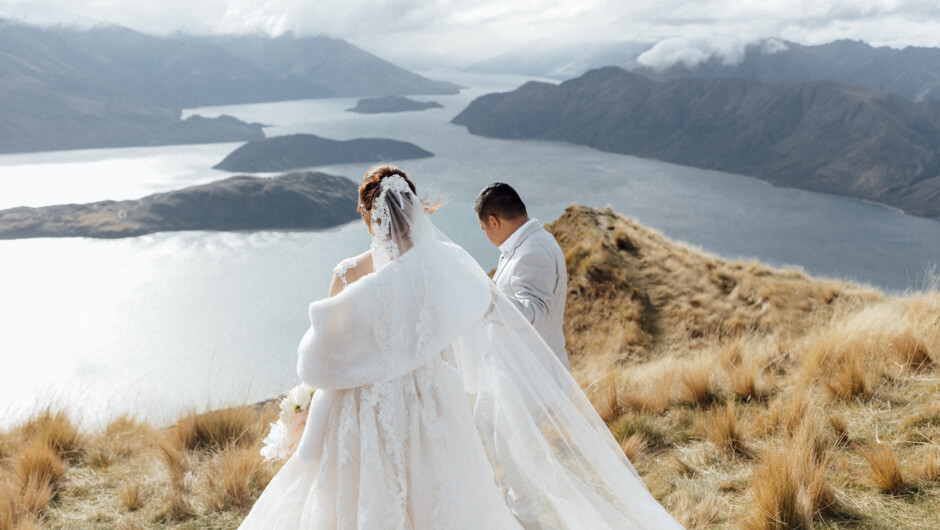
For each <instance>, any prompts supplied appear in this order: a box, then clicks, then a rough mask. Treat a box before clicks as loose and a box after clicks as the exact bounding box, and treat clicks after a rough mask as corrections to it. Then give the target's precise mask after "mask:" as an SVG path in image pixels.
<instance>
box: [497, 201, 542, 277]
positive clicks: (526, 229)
mask: <svg viewBox="0 0 940 530" xmlns="http://www.w3.org/2000/svg"><path fill="white" fill-rule="evenodd" d="M541 227H542V224H541V223H539V222H538V219H535V218H534V217H533V218H532V219H529V220H528V221H527V222H526V223H525V224H524V225H522V226H520V227H519V228H518V229H516V231H515V232H513V233H512V235H510V236H509V238H508V239H506V241H504V242H503V244H502V245H500V246H499V250H500V255H499V265H497V266H496V272H495V273H494V274H493V281H496V280H497V279H499V275H500V274H501V273H502V272H503V268H504V267H505V265H506V263H508V262H509V260H510V259H512V256H513V254H515V253H516V249H517V248H519V245H521V244H522V243H523V241H525V240H526V239H527V238H528V237H529V236H531V235H532V234H534V233H535V232H536V231H537V230H538V229H539V228H541ZM504 248H505V250H503V249H504Z"/></svg>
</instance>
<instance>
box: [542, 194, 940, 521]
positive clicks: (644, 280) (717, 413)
mask: <svg viewBox="0 0 940 530" xmlns="http://www.w3.org/2000/svg"><path fill="white" fill-rule="evenodd" d="M549 230H551V231H552V232H553V233H554V234H555V235H556V238H557V239H558V240H559V243H560V244H561V246H562V250H563V251H564V252H565V255H566V261H567V264H568V273H569V287H570V290H569V298H568V307H567V310H566V329H565V331H566V337H567V338H568V341H569V346H570V347H569V352H570V354H571V359H572V374H573V375H574V376H575V378H576V379H577V380H578V381H579V382H580V383H581V384H582V386H585V387H587V386H589V385H590V383H591V382H594V381H605V380H607V381H617V382H618V384H617V385H616V394H614V393H607V394H604V399H592V401H593V402H594V403H595V405H597V406H598V410H599V411H602V413H603V415H604V417H605V419H606V420H607V421H608V425H609V426H610V429H611V431H612V432H613V433H614V436H615V437H616V438H617V440H619V441H620V442H621V443H622V444H623V445H624V446H625V448H626V449H630V450H632V448H633V447H634V445H635V444H637V440H639V439H642V440H644V441H645V442H646V449H645V451H646V452H645V453H644V454H642V456H640V457H639V459H640V460H639V461H640V462H641V463H642V466H641V467H640V468H639V471H640V473H641V475H643V476H644V478H645V479H646V481H647V484H648V485H649V486H650V488H651V491H653V493H654V494H655V495H656V496H657V498H659V499H660V500H661V501H662V502H663V503H664V504H665V505H666V507H667V509H669V510H670V512H671V513H673V514H674V515H675V516H676V517H677V518H678V519H680V520H681V521H682V522H683V524H685V525H686V526H688V527H696V528H704V527H716V528H738V527H740V526H741V525H743V526H745V527H749V528H810V527H814V526H815V527H824V528H860V527H864V528H869V527H870V528H883V527H892V528H930V527H940V512H938V511H937V510H935V506H936V505H940V484H938V480H937V476H938V474H940V471H938V470H937V468H938V464H937V462H938V460H940V453H936V454H935V452H934V451H932V450H928V449H921V448H933V447H936V446H937V444H940V405H938V401H937V400H936V396H937V395H940V368H938V364H937V362H938V359H937V357H936V355H937V354H938V352H940V293H937V292H936V290H934V291H928V292H924V293H913V294H911V295H908V296H904V297H893V298H889V297H885V296H884V295H883V294H882V293H879V292H878V291H876V290H874V289H870V288H867V287H859V286H855V285H850V284H846V283H843V282H839V281H831V280H816V279H813V278H810V277H808V276H806V275H805V274H803V273H801V272H799V271H792V270H775V269H772V268H769V267H765V266H763V265H761V264H758V263H753V262H752V263H728V262H724V261H722V260H720V259H717V258H715V257H713V256H708V255H705V254H703V253H701V252H698V251H697V250H695V249H691V248H689V247H686V246H683V245H677V244H674V243H672V242H669V241H668V240H666V239H665V238H664V237H662V236H661V235H660V234H658V233H656V232H655V231H652V230H649V229H647V228H645V227H642V226H641V225H639V224H637V223H635V222H633V221H631V220H629V219H625V218H622V217H620V216H617V215H616V214H613V212H610V211H609V210H605V211H598V210H591V209H589V208H582V207H572V208H569V210H568V211H567V212H566V213H565V215H564V216H563V217H562V218H561V219H559V220H558V221H556V222H555V223H553V224H552V225H551V226H549ZM609 388H613V387H609ZM597 397H600V394H598V396H597ZM614 397H616V399H614ZM618 414H620V417H617V415H618ZM641 436H642V438H640V437H641ZM634 437H635V438H634ZM703 440H704V441H703ZM879 440H880V441H882V442H887V443H889V444H890V447H891V448H892V449H893V454H894V460H891V459H890V458H887V457H884V456H883V455H880V453H879V456H877V457H874V458H871V459H872V461H873V462H876V465H875V466H873V465H872V464H870V463H869V462H868V461H867V460H866V459H865V456H866V455H869V453H867V452H866V451H868V448H869V447H870V446H874V447H877V444H878V443H879ZM735 447H737V448H738V449H735ZM857 447H863V448H865V449H863V450H861V451H859V450H857V449H856V448H857ZM741 448H744V449H743V450H742V449H741ZM882 452H883V451H882ZM741 453H744V454H746V455H748V456H751V455H753V458H749V457H748V458H736V457H735V456H737V455H740V454H741ZM893 463H897V466H894V465H893ZM903 466H907V467H903ZM876 467H877V469H878V470H879V471H877V472H875V471H874V469H875V468H876ZM902 469H903V471H901V470H902ZM892 470H897V471H898V472H900V473H902V474H901V475H900V476H901V480H900V483H905V481H907V484H908V486H907V488H906V489H904V488H902V489H897V483H898V480H897V479H896V478H892V477H894V475H893V471H892ZM875 474H877V475H878V476H880V477H883V478H881V479H880V481H881V482H884V483H885V484H886V485H889V486H890V487H887V489H889V490H890V489H894V490H895V491H898V493H892V494H890V495H885V494H884V493H882V492H881V489H880V488H881V486H876V487H872V486H875V485H876V482H875V480H874V477H873V475H875ZM891 482H894V485H890V484H889V483H891ZM915 482H916V484H915ZM703 503H705V504H703ZM699 506H701V508H697V507H699ZM709 506H720V507H721V509H720V510H718V512H719V513H718V515H715V516H714V518H712V517H711V516H707V514H709V513H715V512H714V511H712V510H711V509H706V508H708V507H709ZM694 512H698V513H700V514H702V515H700V516H695V515H692V514H693V513H694ZM702 521H707V522H702ZM742 521H746V523H742Z"/></svg>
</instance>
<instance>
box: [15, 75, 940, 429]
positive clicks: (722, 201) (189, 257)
mask: <svg viewBox="0 0 940 530" xmlns="http://www.w3.org/2000/svg"><path fill="white" fill-rule="evenodd" d="M431 75H432V77H436V78H440V79H446V80H450V81H454V82H457V83H459V84H461V85H464V86H467V87H470V88H468V89H467V90H464V91H463V92H462V93H461V94H459V95H454V96H433V97H416V98H414V99H419V100H422V101H426V100H434V101H437V102H439V103H441V104H442V105H444V108H441V109H431V110H426V111H422V112H409V113H398V114H379V115H362V114H355V113H350V112H346V111H345V109H347V108H350V107H353V106H354V105H355V103H356V99H353V98H347V99H328V100H305V101H293V102H281V103H268V104H254V105H238V106H227V107H213V108H205V109H193V110H190V111H188V113H198V114H202V115H204V116H210V117H211V116H217V115H220V114H230V115H234V116H236V117H238V118H240V119H242V120H245V121H257V122H261V123H265V124H267V125H269V127H268V128H267V129H266V133H267V134H268V136H277V135H283V134H292V133H299V132H305V133H313V134H317V135H320V136H325V137H328V138H332V139H340V140H343V139H350V138H357V137H381V138H393V139H397V140H404V141H409V142H412V143H415V144H417V145H418V146H420V147H422V148H424V149H427V150H429V151H431V152H433V153H434V154H435V155H436V156H435V157H434V158H429V159H422V160H414V161H402V162H401V163H400V164H399V165H400V166H401V167H402V168H403V169H405V170H406V171H407V172H408V173H409V174H411V175H412V176H414V177H415V179H416V181H417V183H418V186H419V188H421V190H423V192H426V193H427V194H428V195H430V196H432V197H436V196H437V194H438V193H440V194H442V195H443V196H444V197H445V198H446V199H448V201H449V202H448V204H447V205H446V206H445V207H444V208H443V209H442V210H440V211H439V212H437V213H435V214H434V219H435V222H436V223H437V225H438V226H439V227H440V228H441V229H442V230H443V231H444V232H445V233H446V234H447V235H449V236H450V237H451V238H452V239H453V240H454V241H455V242H457V243H458V244H460V245H463V246H464V247H465V248H466V249H467V250H468V251H469V252H470V253H471V254H472V255H473V256H474V257H475V258H476V259H477V260H478V261H479V262H480V263H481V265H483V267H484V269H487V270H488V269H490V268H492V267H493V266H495V264H496V260H497V256H498V254H497V251H496V249H495V248H494V247H492V246H491V245H490V243H489V242H488V241H487V240H486V238H485V237H484V235H483V233H482V232H481V230H480V228H479V225H478V224H477V221H476V218H475V215H474V213H473V211H472V209H471V205H472V203H473V200H474V199H475V197H476V194H477V193H478V192H479V190H480V189H482V188H483V187H484V186H485V185H486V184H489V183H491V182H494V181H505V182H509V183H510V184H512V185H513V186H514V187H516V189H517V190H518V191H519V192H520V194H521V196H522V197H523V199H524V200H525V201H526V203H527V205H528V207H529V211H530V213H531V214H532V215H534V216H535V217H537V218H538V219H539V220H541V221H543V222H548V221H551V220H553V219H555V218H556V217H558V216H559V215H560V214H561V213H562V212H563V211H564V209H565V207H567V206H568V205H570V204H572V203H578V204H586V205H590V206H595V207H603V206H606V205H610V206H611V207H613V209H614V210H616V211H617V212H620V213H623V214H625V215H627V216H630V217H633V218H635V219H637V220H638V221H640V222H642V223H644V224H647V225H649V226H652V227H654V228H656V229H658V230H660V231H662V232H664V233H665V234H666V235H667V236H668V237H670V238H673V239H676V240H680V241H684V242H686V243H688V244H690V245H693V246H696V247H700V248H702V249H703V250H706V251H708V252H712V253H715V254H718V255H720V256H723V257H726V258H730V259H751V258H756V259H760V260H761V261H764V262H766V263H769V264H773V265H778V266H780V265H794V266H798V267H802V268H803V269H805V270H806V271H807V272H809V273H811V274H814V275H818V276H829V277H839V278H844V279H848V280H852V281H857V282H863V283H870V284H872V285H876V286H879V287H882V288H884V289H887V290H889V291H894V292H901V291H905V290H910V289H919V288H922V287H923V286H924V285H925V281H926V280H925V277H926V276H927V275H928V273H929V271H930V270H932V269H931V267H935V266H936V263H937V262H938V261H940V222H938V221H936V220H930V219H923V218H918V217H913V216H908V215H904V214H903V213H901V212H898V211H896V210H893V209H890V208H886V207H883V206H879V205H875V204H870V203H866V202H862V201H856V200H851V199H846V198H841V197H835V196H828V195H822V194H816V193H810V192H805V191H800V190H790V189H781V188H775V187H772V186H770V185H768V184H766V183H764V182H762V181H760V180H757V179H753V178H750V177H745V176H740V175H731V174H727V173H721V172H716V171H706V170H700V169H695V168H688V167H683V166H677V165H673V164H668V163H664V162H658V161H654V160H644V159H639V158H635V157H630V156H623V155H617V154H612V153H603V152H600V151H595V150H592V149H589V148H586V147H582V146H574V145H569V144H563V143H553V142H542V141H505V140H494V139H488V138H481V137H476V136H472V135H470V134H468V133H467V131H466V129H464V128H462V127H457V126H454V125H451V124H450V123H449V122H450V120H451V119H452V118H453V116H455V115H456V114H457V113H458V112H460V111H461V110H462V109H463V108H464V107H465V106H466V105H467V104H468V103H469V102H470V101H472V100H473V99H474V98H476V97H478V96H479V95H482V94H484V93H487V92H493V91H505V90H511V89H513V88H515V87H516V86H518V85H519V84H521V83H522V82H524V81H526V80H527V79H526V78H520V77H513V76H492V75H489V76H488V75H469V74H438V75H434V74H431ZM238 145H239V144H213V145H195V146H170V147H147V148H127V149H94V150H83V151H66V152H54V153H31V154H22V155H4V156H0V208H8V207H12V206H21V205H29V206H40V205H47V204H59V203H72V202H89V201H97V200H104V199H131V198H138V197H142V196H144V195H147V194H150V193H155V192H160V191H168V190H172V189H178V188H181V187H184V186H188V185H192V184H200V183H205V182H210V181H213V180H217V179H220V178H224V177H226V176H229V174H228V173H225V172H221V171H216V170H213V169H211V166H213V165H214V164H216V163H217V162H219V161H220V160H221V159H222V158H224V156H225V155H226V154H228V153H229V152H231V151H232V150H233V149H235V148H236V147H237V146H238ZM369 166H370V164H348V165H336V166H328V167H322V168H317V169H318V170H320V171H324V172H327V173H332V174H337V175H343V176H347V177H349V178H351V179H353V180H358V179H360V178H361V177H362V175H363V174H364V172H365V171H366V170H367V169H368V167H369ZM367 247H368V233H367V231H366V229H365V227H364V225H362V223H360V222H353V223H350V224H347V225H344V226H341V227H337V228H335V229H331V230H325V231H291V232H277V231H256V232H175V233H160V234H152V235H147V236H142V237H136V238H129V239H120V240H93V239H81V238H75V239H32V240H18V241H0V355H2V356H3V365H2V368H0V412H3V416H2V420H0V422H2V423H0V428H4V427H7V426H9V425H11V424H13V423H15V422H16V421H18V420H20V419H22V418H23V417H24V415H25V414H28V413H29V412H31V411H34V410H35V409H36V407H37V406H38V405H39V404H42V403H46V402H50V401H55V402H57V403H60V404H62V405H63V406H65V407H66V408H67V409H68V410H69V411H70V412H72V413H73V414H75V415H76V416H77V417H78V418H80V419H81V421H82V422H83V423H85V424H87V425H97V424H100V423H102V422H104V421H106V420H107V419H108V418H110V417H113V416H115V415H118V414H121V413H125V412H128V413H135V414H138V415H140V416H141V417H143V418H146V419H148V420H151V421H153V422H155V423H158V424H165V423H168V422H171V421H173V420H174V418H176V417H177V415H178V414H179V413H180V412H181V411H184V410H187V409H190V408H196V409H204V408H206V407H221V406H227V405H231V404H238V403H244V402H254V401H258V400H261V399H265V398H268V397H272V396H276V395H278V394H280V393H282V392H284V391H285V390H287V389H289V388H290V387H292V386H293V385H295V384H296V383H298V379H297V375H296V373H295V362H296V347H297V343H298V342H299V340H300V338H301V336H302V335H303V333H304V331H305V330H306V328H307V325H308V323H307V316H306V307H307V305H308V304H309V303H310V302H311V301H313V300H316V299H318V298H321V297H322V296H324V295H325V293H326V290H327V287H328V285H329V281H330V270H331V269H332V267H333V265H335V264H336V263H338V262H339V261H340V260H342V259H343V258H345V257H348V256H352V255H355V254H358V253H359V252H362V251H363V250H365V249H366V248H367Z"/></svg>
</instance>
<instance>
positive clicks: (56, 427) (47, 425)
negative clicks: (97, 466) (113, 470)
mask: <svg viewBox="0 0 940 530" xmlns="http://www.w3.org/2000/svg"><path fill="white" fill-rule="evenodd" d="M19 430H20V435H21V436H22V437H23V438H25V439H27V440H39V441H41V442H42V443H44V444H46V445H47V446H48V447H49V448H50V449H52V450H53V451H55V452H56V454H58V455H59V456H61V457H63V458H66V459H68V460H70V461H73V462H74V461H77V460H78V459H79V456H80V453H81V449H82V443H83V441H84V437H83V436H82V434H81V433H80V432H79V430H78V428H77V427H76V426H75V424H73V423H72V420H71V419H69V417H68V415H67V414H66V413H65V412H64V411H61V410H56V411H53V410H52V408H51V407H46V408H45V409H44V410H42V411H41V412H40V413H39V414H37V415H35V416H33V417H31V418H29V420H27V421H26V422H25V423H23V424H22V425H21V426H20V428H19Z"/></svg>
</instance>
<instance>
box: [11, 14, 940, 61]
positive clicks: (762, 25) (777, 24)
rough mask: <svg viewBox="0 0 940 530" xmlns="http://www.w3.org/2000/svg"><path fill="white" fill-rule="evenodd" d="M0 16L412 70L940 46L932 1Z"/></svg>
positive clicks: (731, 58)
mask: <svg viewBox="0 0 940 530" xmlns="http://www.w3.org/2000/svg"><path fill="white" fill-rule="evenodd" d="M0 17H5V18H12V19H18V20H25V21H27V22H32V23H43V24H47V23H66V24H80V25H89V24H94V23H115V24H120V25H124V26H128V27H130V28H133V29H136V30H139V31H143V32H146V33H153V34H166V33H172V32H175V31H183V32H189V33H240V32H258V31H260V32H266V33H270V34H280V33H282V32H285V31H294V32H295V33H296V34H299V35H311V34H313V35H315V34H325V35H329V36H333V37H340V38H343V39H346V40H348V41H350V42H352V43H353V44H356V45H357V46H360V47H362V48H364V49H366V50H368V51H370V52H372V53H375V54H376V55H379V56H381V57H383V58H385V59H388V60H391V61H393V62H396V63H398V64H401V65H402V66H405V67H410V68H433V67H455V66H457V67H460V66H466V65H468V64H471V63H473V62H476V61H478V60H482V59H485V58H488V57H491V56H494V55H499V54H501V53H504V52H506V51H509V50H512V49H515V48H517V47H521V46H525V45H530V47H531V44H533V43H536V44H537V45H539V46H542V45H544V46H550V45H551V46H555V45H562V44H566V43H570V44H572V45H577V44H582V43H589V42H618V41H641V42H658V44H657V46H656V48H655V49H653V50H651V51H650V52H648V53H647V54H646V55H645V56H644V57H642V58H641V59H642V60H643V62H646V63H647V64H654V65H655V64H659V63H663V62H669V61H671V60H675V59H684V60H686V61H689V60H694V59H695V58H697V57H706V56H708V55H709V54H719V55H721V56H722V57H725V58H727V60H728V61H734V60H735V58H736V57H737V56H738V54H739V53H740V51H741V49H742V48H743V46H744V45H745V44H747V43H749V42H753V41H755V40H757V39H759V38H766V37H779V38H783V39H787V40H793V41H796V42H799V43H803V44H821V43H825V42H829V41H832V40H835V39H840V38H850V39H859V40H864V41H866V42H869V43H870V44H873V45H879V46H880V45H886V46H892V47H898V48H902V47H904V46H909V45H914V46H931V47H940V1H938V0H700V1H697V2H691V1H680V0H655V1H653V0H474V1H469V0H465V1H463V2H459V1H456V0H384V1H383V0H338V1H329V0H326V1H324V0H195V1H193V0H159V1H133V0H0Z"/></svg>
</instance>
